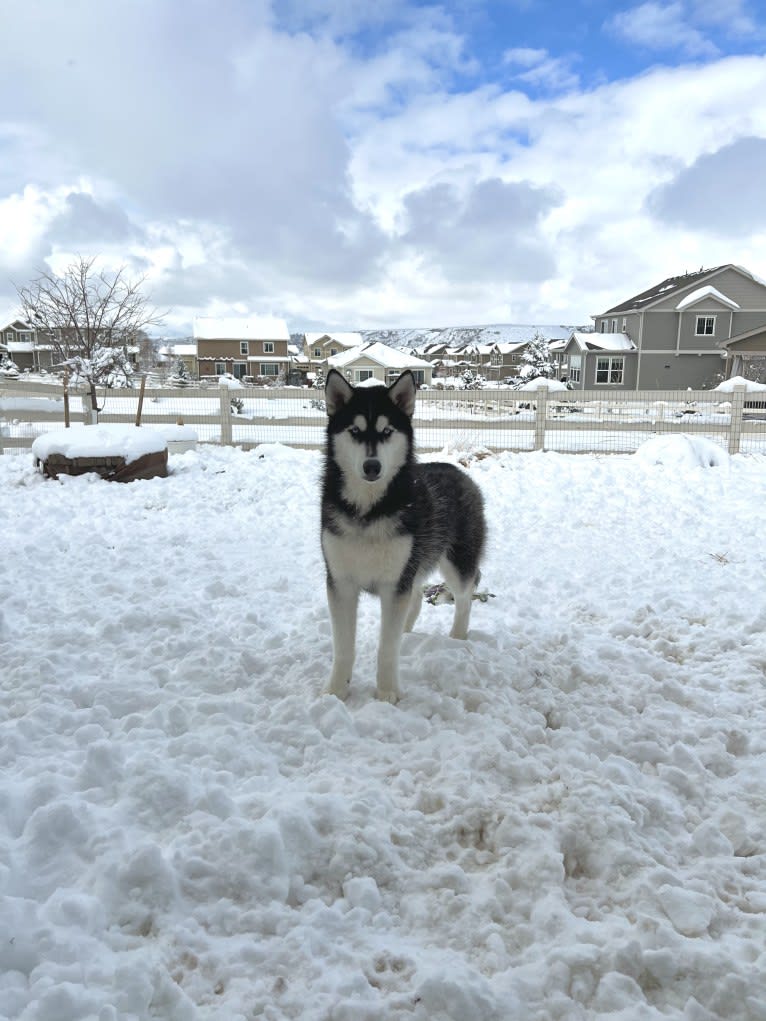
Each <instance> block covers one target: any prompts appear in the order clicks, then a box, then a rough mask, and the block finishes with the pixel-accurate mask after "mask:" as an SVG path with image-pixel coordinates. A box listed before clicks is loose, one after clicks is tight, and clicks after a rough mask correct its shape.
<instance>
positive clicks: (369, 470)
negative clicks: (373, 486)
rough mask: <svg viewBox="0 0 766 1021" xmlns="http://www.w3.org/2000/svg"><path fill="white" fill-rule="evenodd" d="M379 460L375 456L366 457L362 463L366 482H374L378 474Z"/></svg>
mask: <svg viewBox="0 0 766 1021" xmlns="http://www.w3.org/2000/svg"><path fill="white" fill-rule="evenodd" d="M380 467H381V465H380V461H379V460H378V459H377V457H368V458H367V460H366V461H365V462H364V464H363V465H362V471H363V472H364V477H365V478H366V479H367V481H368V482H374V481H375V479H377V478H378V477H379V476H380Z"/></svg>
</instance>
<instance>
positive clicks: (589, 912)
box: [0, 444, 766, 1021]
mask: <svg viewBox="0 0 766 1021" xmlns="http://www.w3.org/2000/svg"><path fill="white" fill-rule="evenodd" d="M664 460H665V463H664V464H661V465H660V464H655V463H652V459H651V458H642V457H641V456H625V457H619V456H615V457H609V458H606V457H598V456H571V455H559V454H553V453H548V454H542V453H540V454H515V455H514V454H504V455H499V456H496V457H489V458H486V459H484V460H476V461H473V462H471V463H470V467H469V470H470V472H471V474H472V476H473V477H474V478H475V479H476V480H477V482H478V483H479V485H480V486H481V487H482V489H483V491H484V493H485V496H486V501H487V512H488V519H489V525H490V529H491V542H490V549H489V553H488V556H487V560H486V563H485V567H484V574H483V584H484V585H486V588H487V589H488V590H489V592H490V593H492V598H489V599H488V600H487V601H486V602H477V603H476V604H475V606H474V613H473V619H472V630H471V633H470V638H469V641H468V642H466V643H461V642H457V641H453V640H451V639H449V638H448V637H447V632H448V630H449V621H450V618H451V608H450V607H447V606H434V607H432V606H429V605H426V606H424V609H423V612H422V615H421V617H420V619H419V621H418V625H417V630H416V633H415V634H413V635H410V636H406V637H405V641H404V647H403V656H402V688H403V693H404V696H403V699H402V701H401V702H400V704H399V705H398V706H395V707H394V706H391V705H388V704H381V703H378V702H376V701H375V700H374V699H373V697H372V692H373V675H374V651H375V644H376V640H377V636H376V629H377V623H378V608H377V604H376V603H375V601H374V600H372V599H367V600H366V601H364V602H363V604H362V608H361V613H360V654H359V656H358V663H357V669H356V674H355V678H354V682H353V684H352V693H351V696H350V699H349V701H348V702H347V703H345V704H344V703H341V702H339V701H337V700H335V699H333V698H331V697H328V696H325V697H320V695H319V690H320V688H321V686H322V684H323V682H324V681H325V679H326V675H327V673H328V671H329V663H330V638H329V626H328V621H327V613H326V605H325V597H324V589H323V569H322V563H321V557H320V551H319V542H318V498H317V478H318V475H319V471H320V463H321V462H320V456H319V455H318V454H317V453H316V452H312V451H296V450H288V449H286V448H280V447H276V446H270V447H261V448H258V449H255V450H253V451H251V452H249V453H243V452H241V451H239V450H236V449H233V448H226V447H201V448H199V449H198V450H197V451H194V452H189V453H186V454H183V455H176V456H171V459H170V475H169V477H168V478H166V479H154V480H151V481H141V482H133V483H130V484H128V485H119V484H116V483H107V482H102V481H100V480H98V479H96V478H95V477H94V476H83V477H80V478H64V479H63V480H62V481H60V482H52V481H46V480H44V479H43V478H42V477H41V476H40V475H39V474H37V473H36V472H35V471H34V469H33V467H32V463H31V458H28V457H27V456H6V457H0V520H2V522H3V528H2V531H1V532H0V558H1V563H2V566H3V570H2V572H0V663H1V664H2V675H1V678H0V1019H2V1021H10V1019H13V1021H17V1019H18V1021H144V1019H150V1018H151V1019H153V1018H156V1019H162V1021H245V1019H247V1021H251V1019H260V1018H263V1019H266V1021H281V1019H303V1021H400V1019H401V1021H585V1019H594V1021H596V1019H599V1021H600V1019H603V1021H607V1019H608V1021H668V1019H672V1021H715V1019H725V1021H764V1019H766V935H765V934H766V788H765V786H764V781H765V778H766V686H765V684H764V675H765V671H766V586H765V585H764V574H765V571H766V545H765V544H764V510H763V509H764V506H766V457H764V456H762V455H754V456H737V457H734V458H732V459H731V460H729V459H728V458H726V457H725V455H722V461H723V462H724V463H721V464H719V465H717V466H715V467H701V466H698V465H696V464H695V463H693V462H694V458H693V457H690V456H689V451H688V450H686V451H681V450H680V448H679V449H678V454H677V456H675V455H674V450H673V447H672V444H671V447H670V448H666V449H665V454H664Z"/></svg>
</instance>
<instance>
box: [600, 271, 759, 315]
mask: <svg viewBox="0 0 766 1021" xmlns="http://www.w3.org/2000/svg"><path fill="white" fill-rule="evenodd" d="M728 268H731V269H739V271H740V272H745V273H746V272H747V271H746V270H741V269H740V267H739V266H731V264H724V265H723V266H714V267H713V268H712V269H701V270H699V271H698V272H696V273H684V274H683V275H682V276H677V277H667V278H666V279H665V280H661V281H660V283H658V284H655V285H654V287H649V288H648V289H647V290H646V291H641V293H640V294H636V295H634V297H632V298H628V300H627V301H622V302H620V304H619V305H615V306H614V308H610V309H607V310H606V312H602V313H601V315H605V316H608V315H612V313H615V312H640V311H641V309H643V308H646V307H647V305H651V304H653V303H654V302H655V301H661V300H663V299H664V298H667V297H668V295H670V294H672V293H673V292H674V291H679V292H680V291H682V290H686V288H687V287H691V286H693V285H694V284H696V283H697V282H701V281H702V280H705V279H706V278H707V277H710V276H712V275H713V274H714V273H719V272H720V271H721V270H722V269H728ZM747 275H748V276H750V274H749V273H748V274H747Z"/></svg>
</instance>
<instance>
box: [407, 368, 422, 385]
mask: <svg viewBox="0 0 766 1021" xmlns="http://www.w3.org/2000/svg"><path fill="white" fill-rule="evenodd" d="M410 372H411V373H412V375H413V377H414V379H415V386H423V384H424V383H425V381H426V373H425V369H410Z"/></svg>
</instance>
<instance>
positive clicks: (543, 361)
mask: <svg viewBox="0 0 766 1021" xmlns="http://www.w3.org/2000/svg"><path fill="white" fill-rule="evenodd" d="M521 360H522V362H523V363H524V364H523V365H522V367H521V371H520V372H519V376H520V377H521V380H522V382H523V383H528V382H529V380H530V379H538V378H539V377H540V376H542V377H543V378H544V379H555V378H556V364H555V362H554V361H553V359H552V358H551V352H550V347H549V344H548V341H547V340H546V339H545V337H544V336H543V335H542V334H541V333H540V331H539V330H535V333H534V336H533V337H532V339H531V340H530V342H529V344H527V347H526V350H525V351H524V353H523V354H522V356H521Z"/></svg>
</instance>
